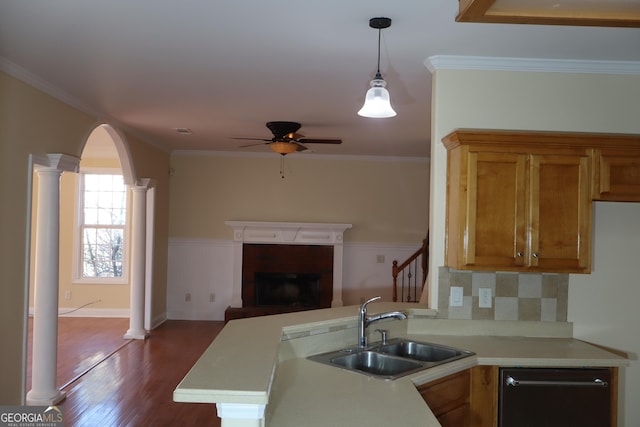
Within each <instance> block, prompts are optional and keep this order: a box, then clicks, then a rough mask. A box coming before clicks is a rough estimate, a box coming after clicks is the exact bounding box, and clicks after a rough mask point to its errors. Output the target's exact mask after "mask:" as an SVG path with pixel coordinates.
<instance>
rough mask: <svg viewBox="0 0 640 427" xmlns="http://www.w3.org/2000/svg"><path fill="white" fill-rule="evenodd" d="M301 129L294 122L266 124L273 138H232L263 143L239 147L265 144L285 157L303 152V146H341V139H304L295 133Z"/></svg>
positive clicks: (298, 124) (304, 148) (305, 148)
mask: <svg viewBox="0 0 640 427" xmlns="http://www.w3.org/2000/svg"><path fill="white" fill-rule="evenodd" d="M301 127H302V125H301V124H300V123H296V122H268V123H267V128H269V130H270V131H271V133H272V134H273V138H268V139H266V138H233V139H245V140H252V141H263V142H260V143H257V144H248V145H242V146H241V147H252V146H255V145H261V144H267V145H268V146H269V148H271V150H273V151H274V152H276V153H278V154H281V155H283V156H286V155H287V154H291V153H294V152H296V151H304V150H307V149H308V148H307V147H306V146H305V144H342V140H341V139H324V138H305V136H304V135H302V134H300V133H297V132H298V130H299V129H300V128H301Z"/></svg>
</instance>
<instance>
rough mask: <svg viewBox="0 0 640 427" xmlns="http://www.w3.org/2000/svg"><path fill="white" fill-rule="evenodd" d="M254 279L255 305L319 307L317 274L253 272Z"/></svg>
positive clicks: (318, 278)
mask: <svg viewBox="0 0 640 427" xmlns="http://www.w3.org/2000/svg"><path fill="white" fill-rule="evenodd" d="M254 279H255V282H254V285H253V286H254V293H255V299H254V304H255V306H256V307H300V308H303V309H311V308H321V305H320V275H319V274H304V273H301V274H299V273H255V276H254ZM245 301H246V299H245ZM245 304H246V303H245Z"/></svg>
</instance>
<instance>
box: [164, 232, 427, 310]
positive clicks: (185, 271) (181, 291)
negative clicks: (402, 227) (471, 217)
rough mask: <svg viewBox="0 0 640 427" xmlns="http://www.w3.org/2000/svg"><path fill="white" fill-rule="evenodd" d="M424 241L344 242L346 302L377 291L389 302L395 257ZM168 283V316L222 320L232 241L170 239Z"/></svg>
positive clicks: (230, 278) (227, 296)
mask: <svg viewBox="0 0 640 427" xmlns="http://www.w3.org/2000/svg"><path fill="white" fill-rule="evenodd" d="M420 245H421V242H420V243H416V244H413V245H411V244H389V243H345V244H344V267H343V302H344V304H345V305H355V304H360V302H361V301H363V300H364V299H365V298H368V297H371V296H375V295H380V296H382V299H383V300H385V301H391V295H392V290H391V286H392V283H393V278H392V276H391V266H392V263H393V260H398V261H399V262H403V261H404V260H405V259H407V258H408V257H409V256H410V255H412V254H413V253H414V252H415V251H416V250H418V249H419V248H420ZM167 281H168V283H167V318H168V319H182V320H224V312H225V310H226V309H227V307H229V305H230V303H231V296H232V283H233V242H232V241H231V240H228V241H226V240H210V239H170V240H169V265H168V278H167ZM354 315H355V312H354Z"/></svg>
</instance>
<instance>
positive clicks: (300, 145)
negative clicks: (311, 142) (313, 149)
mask: <svg viewBox="0 0 640 427" xmlns="http://www.w3.org/2000/svg"><path fill="white" fill-rule="evenodd" d="M295 144H296V145H297V146H298V149H297V150H296V151H306V150H308V149H309V148H308V147H305V146H304V144H301V143H300V142H299V141H295Z"/></svg>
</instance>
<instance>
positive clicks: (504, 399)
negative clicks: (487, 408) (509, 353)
mask: <svg viewBox="0 0 640 427" xmlns="http://www.w3.org/2000/svg"><path fill="white" fill-rule="evenodd" d="M610 383H611V372H610V370H609V369H606V368H605V369H565V368H563V369H549V368H503V369H500V399H499V402H498V426H499V427H573V426H575V427H578V426H579V427H607V426H610V425H611V389H610Z"/></svg>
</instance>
